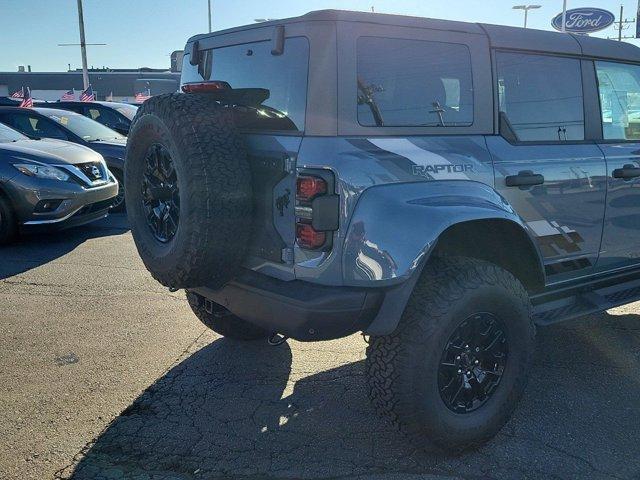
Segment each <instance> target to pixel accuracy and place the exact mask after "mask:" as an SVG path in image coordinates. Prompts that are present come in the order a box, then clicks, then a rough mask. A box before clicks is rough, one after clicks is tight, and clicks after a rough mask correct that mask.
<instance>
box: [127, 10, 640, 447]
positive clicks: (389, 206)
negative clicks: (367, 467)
mask: <svg viewBox="0 0 640 480" xmlns="http://www.w3.org/2000/svg"><path fill="white" fill-rule="evenodd" d="M182 91H183V92H184V93H181V94H172V95H163V96H159V97H154V98H152V99H151V100H149V101H147V102H145V104H144V105H143V106H142V107H141V108H140V109H139V111H138V113H137V115H136V117H135V119H134V122H133V124H132V128H131V132H130V134H129V144H128V146H127V161H126V192H127V205H128V206H129V218H130V222H131V227H132V232H133V237H134V239H135V241H136V245H137V246H138V250H139V252H140V255H141V257H142V259H143V260H144V262H145V265H146V266H147V268H148V269H149V270H150V271H151V273H152V274H153V275H154V277H155V278H156V279H158V280H159V281H160V282H161V283H163V284H164V285H166V286H168V287H170V288H173V289H176V288H186V289H187V298H188V301H189V303H190V305H191V307H192V308H193V310H194V312H195V313H196V315H197V316H198V317H199V318H200V319H201V320H202V321H203V322H204V323H205V324H206V325H208V326H209V327H211V328H212V329H213V330H215V331H216V332H218V333H220V334H222V335H225V336H228V337H231V338H235V339H244V340H249V339H258V338H269V339H270V341H271V342H272V343H278V342H280V341H282V339H283V338H286V337H292V338H295V339H298V340H303V341H313V340H325V339H332V338H338V337H342V336H345V335H350V334H352V333H355V332H359V331H360V332H363V333H364V334H365V335H366V338H367V341H368V346H367V361H366V372H367V378H368V383H369V393H370V396H371V400H372V402H373V404H374V405H375V407H376V408H377V409H378V410H379V411H380V412H381V413H383V414H384V415H387V416H389V417H390V418H391V419H392V420H393V422H394V423H396V424H397V425H398V426H399V427H400V428H401V429H402V430H403V431H404V432H406V433H407V434H408V435H409V436H410V438H412V440H413V441H414V442H416V443H417V444H420V443H421V442H423V441H425V442H426V441H427V440H431V441H433V442H435V443H436V444H438V445H440V446H442V447H445V448H448V449H455V450H460V449H464V448H467V447H472V446H475V445H479V444H481V443H483V442H485V441H487V440H488V439H490V438H491V437H492V436H493V435H495V433H496V432H498V431H499V430H500V428H501V427H502V426H503V425H504V424H505V422H506V421H507V420H508V419H509V417H510V416H511V413H512V412H513V410H514V408H515V407H516V404H517V401H518V399H519V398H520V396H521V394H522V392H523V391H524V388H525V384H526V380H527V375H528V372H529V369H530V366H531V362H532V356H533V352H534V344H535V328H536V325H547V324H549V323H552V322H558V321H562V320H566V319H568V318H573V317H576V316H580V315H584V314H587V313H590V312H596V311H601V310H604V309H608V308H610V307H613V306H616V305H620V304H624V303H628V302H632V301H635V300H638V299H639V298H640V289H639V286H640V203H639V202H638V200H639V199H640V196H639V195H638V191H639V190H638V189H639V188H640V115H638V112H640V49H638V48H636V47H635V46H632V45H630V44H627V43H621V42H612V41H607V40H602V39H597V38H590V37H587V36H581V35H572V34H561V33H552V32H546V31H535V30H523V29H519V28H511V27H503V26H496V25H486V24H476V23H462V22H450V21H443V20H433V19H425V18H414V17H402V16H393V15H380V14H372V13H356V12H342V11H322V12H313V13H310V14H307V15H304V16H301V17H296V18H291V19H285V20H278V21H273V22H267V23H261V24H257V25H247V26H244V27H238V28H233V29H229V30H224V31H221V32H215V33H211V34H204V35H198V36H195V37H193V38H191V39H190V40H189V41H188V42H187V45H186V48H185V56H184V65H183V69H182ZM276 334H279V335H276Z"/></svg>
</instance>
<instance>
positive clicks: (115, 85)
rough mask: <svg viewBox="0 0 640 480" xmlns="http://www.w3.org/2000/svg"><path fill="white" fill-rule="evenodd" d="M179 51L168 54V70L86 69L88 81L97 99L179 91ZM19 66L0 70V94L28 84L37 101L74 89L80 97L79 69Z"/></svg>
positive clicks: (128, 99) (132, 99) (53, 97)
mask: <svg viewBox="0 0 640 480" xmlns="http://www.w3.org/2000/svg"><path fill="white" fill-rule="evenodd" d="M181 67H182V51H176V52H173V54H172V55H171V67H170V69H166V70H164V69H153V68H139V69H110V68H102V69H95V68H91V69H89V83H90V84H91V87H92V88H93V92H94V94H95V95H96V99H97V100H107V99H109V100H112V101H122V102H133V101H134V96H135V94H136V93H147V92H150V93H151V95H159V94H162V93H170V92H175V91H177V90H178V88H179V86H180V70H181ZM29 70H31V69H30V68H27V69H26V70H25V69H24V68H23V67H19V68H18V71H17V72H0V97H3V96H9V95H11V94H12V93H13V92H15V91H17V90H20V89H21V88H22V87H25V88H26V87H29V88H30V89H31V95H32V97H33V98H35V99H38V100H54V101H55V100H58V99H59V98H60V97H61V96H62V94H64V93H65V92H68V91H69V90H72V89H73V90H74V91H75V95H76V99H79V97H80V92H81V91H82V89H83V83H82V70H71V71H68V72H31V71H29Z"/></svg>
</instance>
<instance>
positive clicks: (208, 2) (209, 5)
mask: <svg viewBox="0 0 640 480" xmlns="http://www.w3.org/2000/svg"><path fill="white" fill-rule="evenodd" d="M207 5H208V7H209V33H211V0H207Z"/></svg>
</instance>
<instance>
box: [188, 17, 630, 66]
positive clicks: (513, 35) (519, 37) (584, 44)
mask: <svg viewBox="0 0 640 480" xmlns="http://www.w3.org/2000/svg"><path fill="white" fill-rule="evenodd" d="M316 21H317V22H358V23H370V24H378V25H395V26H401V27H413V28H424V29H431V30H442V31H451V32H462V33H469V34H476V35H483V36H485V37H487V38H488V39H489V42H490V45H491V46H492V47H493V48H509V49H518V50H529V51H537V52H547V53H560V54H566V55H583V56H587V57H598V58H608V59H612V60H623V61H632V62H640V48H638V47H636V46H635V45H632V44H630V43H626V42H617V41H613V40H605V39H602V38H596V37H589V36H586V35H576V34H573V33H561V32H551V31H547V30H537V29H532V28H527V29H525V28H520V27H509V26H504V25H492V24H486V23H471V22H460V21H454V20H440V19H434V18H425V17H414V16H408V15H391V14H386V13H372V12H354V11H349V10H317V11H313V12H309V13H306V14H304V15H300V16H298V17H291V18H284V19H278V20H271V21H268V22H261V23H254V24H250V25H244V26H239V27H235V28H230V29H226V30H220V31H217V32H212V33H206V34H200V35H195V36H193V37H191V38H190V39H189V40H188V43H191V42H193V41H195V40H199V39H202V38H207V37H211V36H218V35H225V34H228V33H234V32H240V31H243V30H252V29H257V28H265V27H269V26H276V25H287V24H291V23H300V22H316Z"/></svg>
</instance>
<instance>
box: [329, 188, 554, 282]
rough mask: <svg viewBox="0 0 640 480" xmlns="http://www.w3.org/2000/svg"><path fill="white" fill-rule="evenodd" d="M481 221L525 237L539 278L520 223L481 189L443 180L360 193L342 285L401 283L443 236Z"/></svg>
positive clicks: (506, 206) (488, 191)
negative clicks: (513, 228)
mask: <svg viewBox="0 0 640 480" xmlns="http://www.w3.org/2000/svg"><path fill="white" fill-rule="evenodd" d="M485 219H494V220H504V221H508V222H513V223H514V224H516V225H517V226H518V228H521V229H522V230H523V231H524V232H526V235H527V238H528V239H529V241H530V242H531V245H532V246H533V249H534V251H535V252H536V255H537V259H536V262H537V264H538V265H539V266H540V269H541V271H542V272H544V268H543V267H542V259H541V256H540V252H539V251H538V248H537V246H536V244H535V242H534V241H533V240H532V238H531V234H530V233H529V231H528V229H527V228H526V226H525V223H524V222H523V220H522V219H521V218H520V217H519V216H518V215H517V214H516V213H515V211H514V210H513V208H511V206H510V205H509V204H508V203H507V201H506V200H505V199H504V198H503V197H502V196H500V195H499V194H498V193H497V192H496V191H495V190H493V188H491V187H490V186H488V185H485V184H483V183H479V182H473V181H468V180H460V181H458V180H447V181H438V182H419V183H403V184H387V185H380V186H375V187H371V188H369V189H367V190H365V191H364V192H363V194H362V196H361V197H360V199H359V201H358V204H357V206H356V209H355V211H354V214H353V216H352V219H351V222H350V224H349V228H348V231H347V236H346V240H345V247H344V255H343V265H342V267H343V270H342V271H343V279H344V283H345V285H353V286H369V287H376V286H391V285H396V284H400V283H404V282H405V281H407V280H409V279H410V278H412V277H413V276H414V275H415V274H416V273H418V274H419V272H420V271H421V269H422V266H423V265H424V263H425V262H426V260H427V259H428V257H429V255H430V252H431V251H432V249H433V248H434V246H435V245H436V243H437V241H438V238H439V237H440V235H441V234H442V233H443V232H444V231H445V230H447V229H448V228H449V227H451V226H453V225H456V224H459V223H462V222H470V221H477V220H485ZM470 241H471V242H472V241H473V239H470ZM496 248H499V247H498V246H496ZM479 256H481V255H479Z"/></svg>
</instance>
